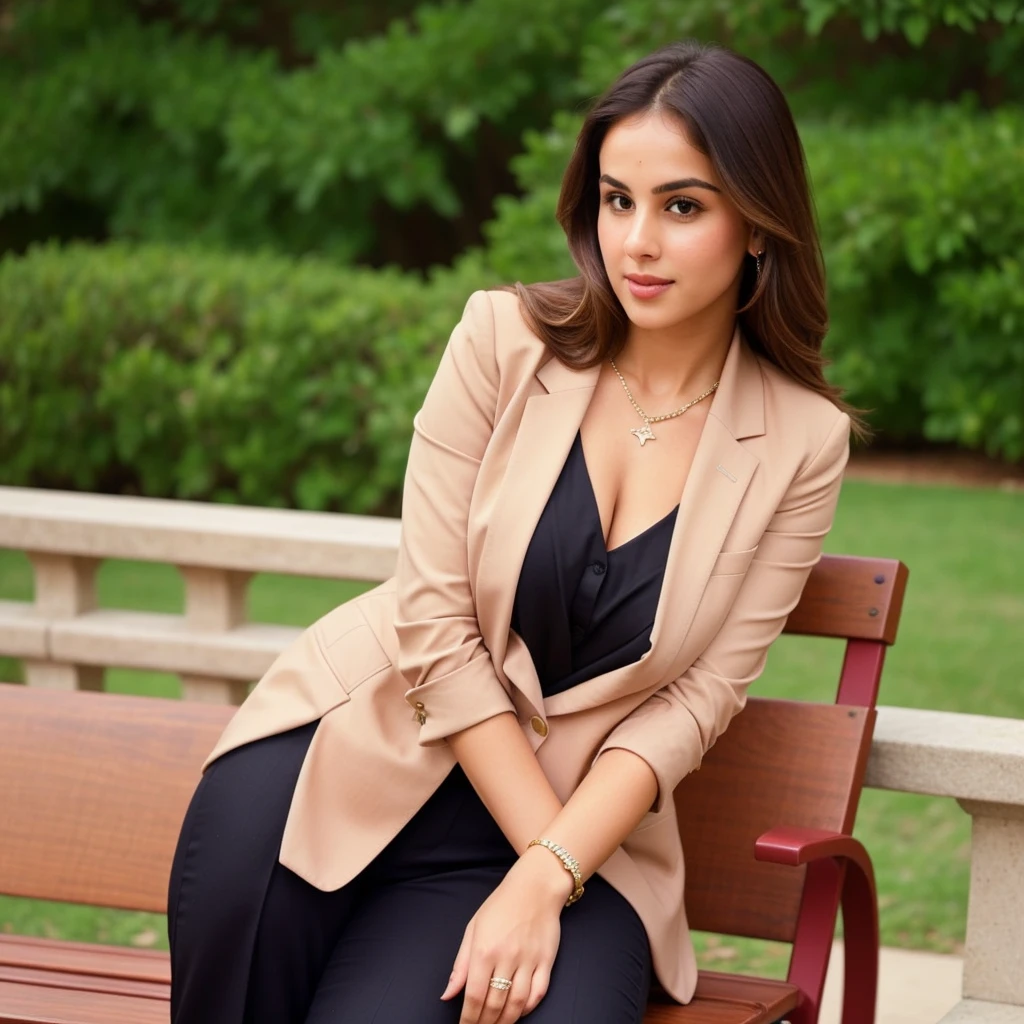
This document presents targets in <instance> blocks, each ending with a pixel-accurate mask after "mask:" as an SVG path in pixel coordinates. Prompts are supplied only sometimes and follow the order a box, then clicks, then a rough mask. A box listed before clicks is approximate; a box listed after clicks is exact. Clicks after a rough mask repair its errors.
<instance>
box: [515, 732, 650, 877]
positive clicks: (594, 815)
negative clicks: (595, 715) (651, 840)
mask: <svg viewBox="0 0 1024 1024" xmlns="http://www.w3.org/2000/svg"><path fill="white" fill-rule="evenodd" d="M657 795H658V781H657V777H656V776H655V774H654V771H653V770H652V769H651V767H650V765H648V764H647V762H646V761H644V760H643V758H641V757H639V756H638V755H636V754H634V753H633V752H632V751H629V750H619V749H615V750H607V751H605V752H604V753H603V754H602V755H601V756H600V757H599V758H598V759H597V760H596V761H595V763H594V766H593V767H592V768H591V769H590V771H589V772H588V773H587V775H586V776H585V777H584V779H583V781H582V782H581V783H580V784H579V786H577V788H576V791H575V792H574V793H573V794H572V796H571V797H570V798H569V801H568V803H566V805H565V807H563V808H562V810H561V811H560V812H559V813H558V815H557V817H555V819H554V820H553V821H551V822H550V823H549V824H548V826H547V828H546V830H545V831H544V833H543V838H545V839H550V840H552V842H555V843H558V845H559V846H562V847H564V848H565V849H566V850H568V851H569V853H571V854H572V855H573V856H574V857H575V858H576V859H577V860H578V861H579V864H580V872H581V874H582V875H583V877H584V879H586V878H589V877H590V876H591V875H592V874H594V872H595V871H597V869H598V868H599V867H600V866H601V865H602V864H603V863H604V862H605V861H606V860H607V859H608V858H609V857H610V856H611V855H612V854H613V853H614V852H615V850H616V849H617V848H618V847H619V846H620V845H621V843H622V842H623V841H624V840H625V839H626V837H627V836H628V835H629V834H630V833H631V832H632V831H633V829H635V828H636V826H637V824H638V823H639V822H640V819H641V818H642V817H643V816H644V815H645V814H646V813H647V812H648V811H649V810H650V809H651V805H652V804H653V803H654V801H655V799H656V797H657ZM537 849H538V848H537V847H534V850H537ZM531 852H533V851H531ZM540 852H542V853H544V854H546V855H547V856H548V857H550V856H551V854H550V853H549V852H548V851H544V850H542V851H540ZM552 860H554V858H552ZM557 863H558V862H557V861H555V864H557Z"/></svg>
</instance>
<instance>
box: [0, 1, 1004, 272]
mask: <svg viewBox="0 0 1024 1024" xmlns="http://www.w3.org/2000/svg"><path fill="white" fill-rule="evenodd" d="M0 10H3V11H4V16H3V17H2V18H0V152H2V153H3V154H4V159H3V160H2V161H0V250H2V249H3V248H4V247H7V248H14V249H22V248H24V247H25V246H26V245H27V244H28V243H29V242H31V241H34V240H37V239H40V238H47V237H56V238H67V237H83V238H92V239H103V238H107V237H115V238H123V239H128V240H144V241H162V242H188V243H190V244H191V243H195V242H199V243H205V244H209V245H216V246H228V247H238V248H249V247H252V246H257V245H268V246H271V247H273V248H276V249H278V250H281V251H285V252H290V253H294V254H305V253H311V252H316V253H320V254H323V255H327V256H329V257H331V258H335V259H338V260H341V261H345V262H348V261H354V260H359V261H362V262H370V263H372V264H381V263H387V262H392V263H397V264H398V265H401V266H404V267H407V268H413V267H415V268H419V269H422V268H424V267H426V266H429V265H430V264H432V263H439V262H440V263H447V262H449V261H450V260H451V259H452V258H453V257H454V256H455V255H456V254H457V253H459V252H460V251H461V250H463V249H464V248H465V247H466V246H467V245H471V244H474V243H477V242H479V240H480V226H481V224H482V223H483V222H484V221H486V220H487V219H488V218H489V217H490V216H491V214H492V210H493V204H494V200H495V197H496V196H498V195H499V194H502V193H505V192H509V191H513V190H514V188H515V182H514V180H513V178H512V177H511V176H510V174H509V173H508V162H509V160H510V158H511V157H512V156H513V155H514V154H515V153H516V152H517V151H519V150H520V149H521V140H522V137H523V133H524V132H525V131H527V130H529V129H534V130H536V129H543V128H544V127H546V126H547V125H548V124H549V123H550V121H551V118H552V116H553V115H554V114H555V113H556V111H558V110H562V109H567V110H572V109H579V107H580V106H581V104H583V103H585V102H586V100H587V99H588V98H589V97H591V96H593V95H594V94H596V93H597V92H600V91H601V90H602V89H603V88H604V87H605V86H606V85H607V83H608V82H609V81H610V80H611V79H612V78H613V77H614V76H615V74H617V73H618V71H620V70H621V69H622V68H623V67H624V66H626V64H628V63H629V62H631V61H632V60H634V59H635V58H636V57H638V56H640V55H641V54H643V53H646V52H647V51H649V50H650V49H652V48H653V47H654V46H657V45H660V44H662V43H664V42H667V41H669V40H672V39H678V38H680V37H683V36H689V35H695V36H698V37H701V38H716V39H721V40H723V41H726V42H728V43H730V44H731V45H733V46H735V47H736V48H737V49H739V50H740V51H741V52H744V53H747V54H749V55H750V56H752V57H753V58H755V59H756V60H759V61H760V62H761V63H763V64H764V65H765V67H767V69H768V70H769V71H770V72H771V73H772V74H774V75H775V76H776V77H777V78H778V80H779V81H780V82H781V83H782V85H783V86H784V88H786V90H787V92H788V93H789V95H790V96H791V98H792V100H793V103H794V106H795V108H796V110H797V112H798V113H799V114H801V115H802V116H805V117H817V116H821V115H824V114H828V115H829V116H832V115H834V114H835V113H836V112H837V111H838V110H843V111H845V112H847V114H848V115H849V116H851V117H853V116H857V115H861V116H871V117H875V116H878V115H880V114H884V113H886V112H887V111H888V110H889V109H890V108H891V107H892V106H893V105H894V104H899V103H911V102H919V101H922V100H927V101H933V102H938V101H948V100H951V99H956V98H958V97H959V96H960V95H962V94H964V93H966V92H970V93H972V94H974V95H976V96H978V97H980V100H981V102H982V103H983V104H984V105H993V104H996V103H999V102H1002V101H1004V100H1005V99H1006V98H1007V97H1008V96H1020V95H1021V93H1022V91H1024V21H1022V14H1021V10H1020V5H1019V4H1015V3H1009V2H1007V0H950V2H943V3H939V2H938V0H799V2H798V0H689V2H687V3H685V4H681V3H679V2H678V0H619V2H617V3H616V2H613V3H610V4H609V3H608V2H607V0H559V2H558V3H557V4H553V3H550V2H549V0H515V2H513V0H448V2H439V3H420V4H416V3H415V2H414V0H375V2H374V3H373V4H370V3H368V2H367V0H350V2H348V3H346V4H345V5H343V6H342V5H332V4H329V3H327V0H295V2H289V3H285V2H284V0H60V2H59V3H58V2H57V0H7V2H6V4H5V5H4V6H3V7H2V8H0ZM926 39H927V44H928V45H927V46H926V47H924V46H921V45H920V44H921V43H923V42H924V41H925V40H926ZM4 215H6V216H4Z"/></svg>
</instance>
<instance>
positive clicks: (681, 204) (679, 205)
mask: <svg viewBox="0 0 1024 1024" xmlns="http://www.w3.org/2000/svg"><path fill="white" fill-rule="evenodd" d="M668 208H669V209H670V210H673V211H674V212H675V213H678V214H679V215H680V216H683V217H689V216H691V215H693V214H694V213H696V212H697V211H698V210H699V209H700V206H698V205H697V203H695V202H694V201H693V200H692V199H686V198H685V197H680V198H679V199H673V200H672V202H671V203H669V204H668Z"/></svg>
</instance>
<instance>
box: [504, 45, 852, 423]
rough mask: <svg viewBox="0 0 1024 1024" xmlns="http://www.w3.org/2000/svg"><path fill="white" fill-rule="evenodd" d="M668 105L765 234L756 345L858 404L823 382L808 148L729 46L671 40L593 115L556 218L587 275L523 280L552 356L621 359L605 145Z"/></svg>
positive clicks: (750, 333) (528, 311) (764, 79)
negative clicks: (604, 244)
mask: <svg viewBox="0 0 1024 1024" xmlns="http://www.w3.org/2000/svg"><path fill="white" fill-rule="evenodd" d="M652 110H662V111H664V112H666V113H668V114H671V115H674V116H675V117H677V118H678V119H679V121H680V122H681V123H682V125H683V126H684V128H685V131H686V137H687V141H688V142H689V143H690V145H692V146H694V147H695V148H697V149H699V150H700V151H701V152H702V153H704V154H705V155H706V156H707V157H708V159H709V160H710V161H711V164H712V166H713V167H714V168H715V170H716V171H717V173H718V176H719V178H720V179H721V182H722V185H723V187H724V190H725V193H726V195H727V196H728V197H729V198H730V199H731V200H732V202H733V203H734V204H735V205H736V207H737V209H738V210H739V212H740V214H741V215H742V216H743V217H744V218H745V219H746V221H747V222H748V223H749V224H751V225H753V226H754V227H755V228H757V229H758V230H759V231H760V232H761V233H762V235H763V238H764V256H763V257H762V270H761V274H760V276H758V274H757V270H756V264H755V261H754V259H753V258H752V257H747V258H746V259H745V261H744V268H743V278H742V281H741V284H740V308H739V311H738V316H739V321H740V326H741V329H742V331H743V334H744V336H745V337H746V339H747V341H748V342H749V344H750V346H751V347H752V348H753V349H754V350H755V351H756V352H758V353H760V354H761V355H762V356H764V357H765V358H766V359H768V360H770V361H771V362H772V363H774V364H775V365H776V366H778V367H779V368H780V369H781V370H783V371H784V372H785V373H787V374H789V376H790V377H792V378H793V379H794V380H796V381H798V382H799V383H801V384H803V385H804V386H806V387H808V388H810V389H811V390H812V391H816V392H818V393H819V394H821V395H825V396H826V397H827V398H829V399H830V400H831V401H833V402H834V403H835V404H836V405H837V406H839V407H840V408H841V409H844V410H846V411H847V412H850V413H851V416H852V419H853V423H854V430H855V432H856V433H857V434H858V435H861V434H862V433H863V426H862V424H861V422H860V419H859V417H858V416H857V414H856V412H855V411H854V410H852V409H850V408H849V407H848V406H847V405H846V404H845V403H844V402H843V401H842V399H841V397H840V391H839V389H838V388H836V387H834V386H833V385H831V384H829V383H828V381H826V380H825V376H824V373H823V368H824V365H825V360H824V359H823V357H822V354H821V343H822V340H823V339H824V337H825V332H826V331H827V329H828V310H827V307H826V300H825V269H824V262H823V260H822V256H821V246H820V244H819V241H818V232H817V227H816V224H815V217H814V207H813V204H812V201H811V194H810V187H809V184H808V176H807V169H806V163H805V158H804V152H803V147H802V146H801V144H800V137H799V135H798V133H797V129H796V125H795V123H794V122H793V116H792V114H791V113H790V110H789V106H788V104H787V103H786V99H785V97H784V96H783V95H782V91H781V90H780V89H779V87H778V86H777V85H776V84H775V82H774V81H772V79H771V78H770V77H769V75H768V74H767V73H766V72H765V71H764V70H763V69H762V68H760V67H759V66H758V65H757V64H755V63H754V62H753V61H751V60H748V59H747V58H746V57H741V56H740V55H739V54H736V53H733V52H732V51H730V50H726V49H724V48H722V47H719V46H713V45H703V44H700V43H697V42H692V41H686V42H680V43H673V44H672V45H670V46H666V47H664V48H663V49H660V50H657V51H656V52H655V53H652V54H651V55H650V56H648V57H645V58H644V59H643V60H641V61H638V62H637V63H636V64H634V65H633V66H632V67H630V68H628V69H627V70H626V71H624V72H623V73H622V75H620V76H619V78H618V80H617V81H616V82H615V83H614V84H613V85H612V86H611V88H610V89H609V90H608V91H607V92H606V93H605V95H604V96H602V97H601V98H600V99H599V100H598V101H597V103H596V104H595V106H594V107H593V109H592V110H591V111H590V113H589V114H588V115H587V118H586V120H585V121H584V122H583V127H582V129H581V130H580V134H579V137H578V138H577V140H576V148H575V150H574V152H573V155H572V158H571V159H570V161H569V166H568V167H567V168H566V171H565V176H564V177H563V179H562V190H561V194H560V195H559V199H558V213H557V217H558V222H559V224H561V226H562V228H563V230H564V231H565V234H566V238H567V240H568V243H569V251H570V252H571V254H572V257H573V260H574V261H575V263H576V266H577V267H578V268H579V271H580V276H579V277H575V278H572V279H570V280H567V281H555V282H549V283H544V284H533V285H522V284H517V285H516V286H515V287H516V291H517V293H518V295H519V300H520V303H521V305H522V308H523V312H524V315H525V316H526V318H527V320H528V322H529V323H530V324H531V326H532V327H533V329H534V330H535V331H536V333H537V334H538V335H539V336H540V337H541V338H542V339H543V340H544V341H545V342H546V344H547V345H548V347H549V348H550V349H551V350H552V351H553V352H554V354H555V355H556V356H557V357H558V358H559V359H560V360H561V361H562V362H563V363H565V364H567V365H568V366H572V367H575V368H578V369H584V368H586V367H590V366H594V365H596V364H597V363H600V362H602V361H603V360H604V359H607V358H608V357H609V356H612V357H614V356H615V355H617V354H618V352H619V351H621V349H622V347H623V345H624V344H625V342H626V332H627V329H628V326H629V321H628V318H627V317H626V314H625V311H624V310H623V308H622V306H621V304H620V303H619V300H618V298H617V297H616V295H615V293H614V291H613V290H612V287H611V284H610V283H609V281H608V276H607V274H606V273H605V269H604V262H603V260H602V258H601V250H600V247H599V245H598V239H597V215H598V209H599V204H600V195H599V186H598V177H599V175H600V165H599V155H600V152H601V144H602V143H603V141H604V138H605V136H606V135H607V134H608V132H609V130H610V129H611V128H612V126H613V125H615V124H616V123H617V122H619V121H621V120H623V119H625V118H631V117H636V116H638V115H642V114H644V113H647V112H648V111H652Z"/></svg>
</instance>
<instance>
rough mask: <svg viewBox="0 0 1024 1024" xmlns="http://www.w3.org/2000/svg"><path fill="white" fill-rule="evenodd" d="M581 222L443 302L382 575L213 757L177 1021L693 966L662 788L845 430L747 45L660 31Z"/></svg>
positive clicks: (765, 636) (183, 935)
mask: <svg viewBox="0 0 1024 1024" xmlns="http://www.w3.org/2000/svg"><path fill="white" fill-rule="evenodd" d="M558 216H559V220H560V222H561V224H562V226H563V227H564V229H565V231H566V234H567V236H568V242H569V246H570V249H571V251H572V255H573V257H574V258H575V260H576V263H577V265H578V267H579V270H580V276H579V277H578V278H576V279H574V280H572V281H567V282H560V283H557V284H548V285H536V286H533V287H523V286H518V287H517V289H516V291H517V294H513V293H511V292H493V293H484V292H478V293H476V294H475V295H473V296H472V297H471V298H470V300H469V303H468V305H467V307H466V311H465V314H464V316H463V319H462V321H461V323H459V325H458V326H457V327H456V328H455V331H454V333H453V334H452V337H451V340H450V342H449V344H448V347H447V349H446V351H445V353H444V356H443V358H442V360H441V363H440V366H439V368H438V371H437V376H436V377H435V379H434V381H433V384H432V385H431V387H430V390H429V393H428V394H427V397H426V399H425V401H424V405H423V408H422V410H421V411H420V413H419V414H418V415H417V417H416V420H415V432H414V438H413V442H412V448H411V451H410V455H409V465H408V472H407V476H406V482H405V491H404V503H403V518H402V543H401V549H400V554H399V562H398V569H397V573H396V576H395V578H394V579H393V580H391V581H389V582H388V583H385V584H384V585H383V586H381V587H378V588H377V589H376V590H373V591H371V592H370V593H368V594H366V595H364V596H362V597H360V598H357V599H356V600H354V601H352V602H349V603H348V604H346V605H343V606H341V607H340V608H337V609H335V610H334V611H333V612H331V613H330V614H328V615H327V616H325V617H324V618H323V619H321V620H320V621H319V622H317V623H316V624H315V625H314V626H312V627H311V628H310V629H309V630H307V631H306V632H305V633H304V634H303V635H302V636H301V638H300V639H299V640H298V641H297V642H296V643H295V644H293V645H292V646H291V647H290V648H289V649H288V650H287V651H286V652H285V653H284V654H283V655H282V656H281V657H280V658H279V659H278V661H277V662H276V663H275V664H274V666H273V667H272V668H271V669H270V671H269V672H268V673H267V675H266V676H265V677H264V678H263V679H262V680H261V681H260V683H259V684H258V685H257V687H256V688H255V690H254V691H253V693H252V695H251V697H250V698H249V699H248V700H247V701H246V703H245V704H244V705H243V707H242V708H241V709H240V711H239V712H238V713H237V715H236V716H235V718H234V720H233V721H232V723H231V724H230V726H229V727H228V729H227V731H226V732H225V734H224V736H223V738H222V739H221V741H220V743H219V744H218V746H217V749H216V750H215V751H214V752H213V754H212V755H211V758H210V762H209V768H208V770H207V771H206V773H205V775H204V777H203V781H202V782H201V784H200V786H199V789H198V790H197V793H196V796H195V798H194V800H193V803H192V806H191V807H190V809H189V812H188V816H187V818H186V821H185V825H184V827H183V830H182V838H181V842H180V844H179V849H178V852H177V855H176V858H175V864H174V870H173V875H172V883H171V898H170V904H169V906H170V911H171V912H170V935H171V950H172V963H173V970H174V986H173V998H172V1003H173V1016H174V1020H175V1022H176V1024H205V1022H217V1024H243V1022H245V1024H264V1022H267V1024H270V1022H273V1024H292V1022H294V1024H301V1022H307V1024H326V1022H340V1024H370V1022H381V1024H434V1022H437V1024H455V1022H456V1021H458V1022H459V1024H496V1022H497V1024H511V1022H512V1021H516V1020H518V1019H519V1018H520V1017H521V1016H523V1015H524V1014H527V1013H530V1014H531V1017H530V1019H531V1021H536V1022H537V1024H549V1022H553V1021H558V1022H559V1024H567V1022H568V1024H572V1022H579V1024H584V1022H585V1024H636V1022H639V1021H640V1020H641V1019H642V1017H643V1012H644V1004H645V1002H646V999H647V993H648V989H649V986H650V983H651V976H652V970H653V973H654V974H656V976H657V978H658V979H659V980H660V982H661V984H662V985H663V986H664V988H665V989H666V990H667V991H668V992H669V993H670V994H671V995H672V996H674V997H675V998H677V999H679V1000H680V1001H684V1002H685V1001H686V1000H688V999H689V998H690V997H691V996H692V994H693V990H694V985H695V980H696V967H695V962H694V955H693V950H692V947H691V945H690V940H689V937H688V931H687V925H686V917H685V912H684V907H683V859H682V851H681V849H680V844H679V838H678V833H677V828H676V820H675V810H674V805H673V801H672V792H673V790H674V788H675V787H676V785H677V784H678V783H679V781H680V780H681V779H682V778H683V777H684V776H685V775H686V774H687V773H688V772H691V771H693V770H695V769H696V768H698V767H699V765H700V761H701V758H702V756H703V755H704V753H705V752H706V751H707V750H708V748H709V747H710V746H711V745H712V744H713V743H714V742H715V739H716V737H717V736H719V735H720V734H721V732H722V731H723V730H724V729H725V728H726V726H727V724H728V722H729V720H730V719H731V718H732V717H733V715H735V714H736V713H737V712H738V711H739V710H740V709H741V708H742V707H743V704H744V699H745V693H746V690H747V687H748V686H749V684H750V683H751V681H752V680H754V679H755V678H756V677H757V675H758V674H759V673H760V671H761V669H762V667H763V665H764V661H765V656H766V652H767V649H768V647H769V645H770V644H771V642H772V641H773V640H774V639H775V637H776V636H777V635H778V633H779V631H780V630H781V628H782V625H783V623H784V622H785V619H786V616H787V614H788V613H789V611H790V610H791V609H792V608H793V606H794V605H795V604H796V601H797V599H798V597H799V595H800V591H801V589H802V587H803V584H804V581H805V579H806V577H807V574H808V572H809V570H810V568H811V566H812V565H813V564H814V562H815V561H816V560H817V558H818V556H819V553H820V549H821V543H822V538H823V537H824V535H825V534H826V532H827V531H828V529H829V527H830V525H831V521H832V516H833V511H834V508H835V504H836V499H837V496H838V492H839V485H840V478H841V475H842V471H843V467H844V465H845V462H846V457H847V451H848V438H849V431H850V416H849V415H848V412H847V411H845V409H844V406H843V404H842V402H841V401H840V400H839V398H838V395H837V393H836V391H835V390H834V389H833V388H831V387H830V386H829V385H828V384H827V383H826V382H825V380H824V378H823V376H822V369H821V368H822V360H821V356H820V347H821V341H822V337H823V335H824V333H825V327H826V312H825V300H824V282H823V273H822V266H821V259H820V253H819V247H818V242H817V238H816V235H815V228H814V223H813V215H812V208H811V202H810V198H809V195H808V186H807V180H806V175H805V169H804V164H803V156H802V151H801V148H800V143H799V140H798V137H797V133H796V129H795V127H794V125H793V121H792V118H791V116H790V113H789V110H788V108H787V106H786V103H785V100H784V99H783V97H782V95H781V93H780V92H779V90H778V88H777V87H776V86H775V85H774V83H773V82H772V81H771V80H770V79H769V78H768V76H767V75H766V74H765V73H764V72H763V71H762V70H760V69H759V68H758V67H757V66H756V65H754V64H752V63H750V62H749V61H747V60H745V59H743V58H741V57H738V56H736V55H734V54H731V53H729V52H728V51H725V50H722V49H717V48H708V47H702V46H698V45H696V44H691V43H686V44H680V45H675V46H670V47H668V48H666V49H664V50H661V51H659V52H657V53H655V54H653V55H652V56H650V57H648V58H646V59H645V60H642V61H640V62H639V63H638V64H636V65H635V66H634V67H632V68H630V69H629V70H628V71H626V72H625V73H624V74H623V75H622V76H621V78H620V79H619V80H618V81H617V82H616V83H615V84H614V85H613V86H612V88H611V89H610V91H609V92H608V94H607V95H606V96H605V97H604V98H603V99H601V100H600V101H599V102H598V103H597V105H596V107H595V108H594V110H593V111H592V112H591V114H590V116H589V117H588V118H587V119H586V122H585V124H584V126H583V129H582V131H581V134H580V137H579V140H578V144H577V147H576V151H575V153H574V155H573V157H572V160H571V162H570V165H569V168H568V170H567V173H566V175H565V179H564V183H563V188H562V194H561V199H560V203H559V210H558ZM584 886H585V889H586V891H585V892H584V891H583V889H584ZM581 897H582V898H581ZM566 907H568V909H565V908H566Z"/></svg>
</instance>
